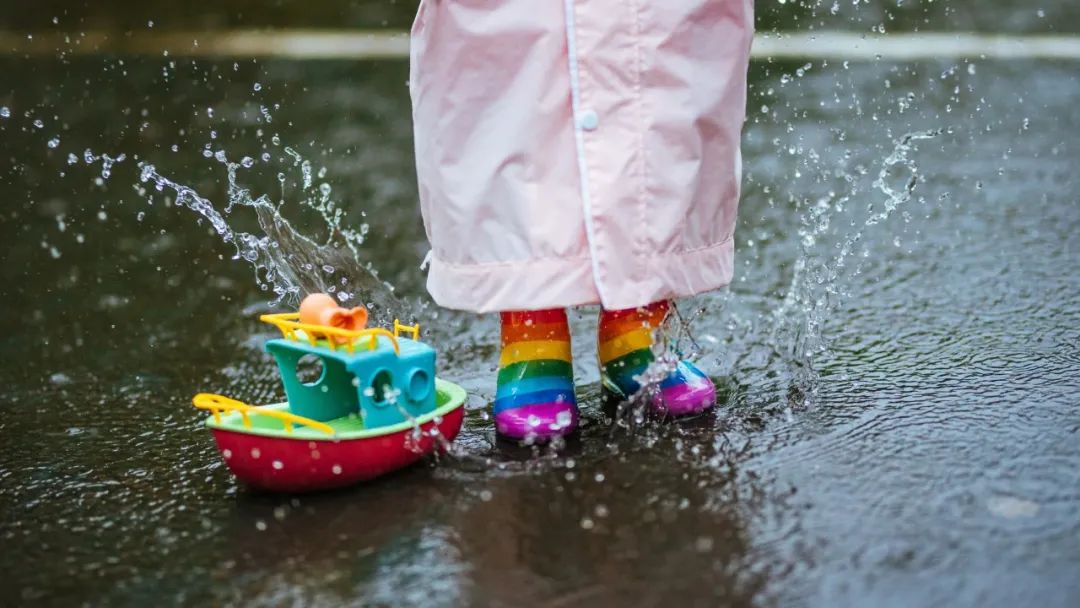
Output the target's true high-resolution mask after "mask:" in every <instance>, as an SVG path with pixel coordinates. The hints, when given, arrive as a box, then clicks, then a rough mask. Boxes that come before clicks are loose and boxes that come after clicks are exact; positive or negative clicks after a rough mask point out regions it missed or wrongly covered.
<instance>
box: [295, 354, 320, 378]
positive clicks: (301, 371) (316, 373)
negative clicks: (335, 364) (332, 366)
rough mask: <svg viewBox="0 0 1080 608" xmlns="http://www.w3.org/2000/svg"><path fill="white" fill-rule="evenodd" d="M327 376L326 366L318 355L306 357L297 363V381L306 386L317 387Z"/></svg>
mask: <svg viewBox="0 0 1080 608" xmlns="http://www.w3.org/2000/svg"><path fill="white" fill-rule="evenodd" d="M324 376H326V365H324V364H323V360H322V359H321V358H320V357H318V356H316V355H304V356H303V357H300V359H298V360H297V361H296V379H297V380H299V381H300V383H301V384H303V385H304V386H315V385H317V384H318V383H319V382H322V379H323V377H324Z"/></svg>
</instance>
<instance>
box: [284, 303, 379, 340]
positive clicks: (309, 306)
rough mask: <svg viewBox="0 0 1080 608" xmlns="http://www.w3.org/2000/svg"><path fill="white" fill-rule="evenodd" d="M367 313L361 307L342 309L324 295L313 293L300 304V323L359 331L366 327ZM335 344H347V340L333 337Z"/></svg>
mask: <svg viewBox="0 0 1080 608" xmlns="http://www.w3.org/2000/svg"><path fill="white" fill-rule="evenodd" d="M367 321H368V312H367V309H366V308H364V307H363V306H356V307H354V308H344V307H342V306H339V305H338V303H337V301H336V300H334V298H333V297H331V296H330V295H328V294H325V293H313V294H310V295H308V296H307V297H306V298H304V301H303V302H301V303H300V322H301V323H306V324H309V325H322V326H323V327H336V328H338V329H345V330H348V331H359V330H361V329H364V328H365V327H367ZM334 339H335V340H336V341H337V342H339V343H341V342H347V341H348V338H344V337H335V338H334Z"/></svg>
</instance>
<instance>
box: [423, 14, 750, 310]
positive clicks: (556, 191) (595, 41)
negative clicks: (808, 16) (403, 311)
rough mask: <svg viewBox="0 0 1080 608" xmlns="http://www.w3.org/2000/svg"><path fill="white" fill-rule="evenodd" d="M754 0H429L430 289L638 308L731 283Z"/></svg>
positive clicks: (491, 298)
mask: <svg viewBox="0 0 1080 608" xmlns="http://www.w3.org/2000/svg"><path fill="white" fill-rule="evenodd" d="M752 31H753V15H752V0H562V1H559V0H422V3H421V5H420V9H419V11H418V13H417V16H416V21H415V23H414V24H413V30H412V51H411V75H410V91H411V94H412V101H413V121H414V128H415V136H416V164H417V175H418V177H419V185H420V204H421V212H422V214H423V217H424V225H425V228H426V230H427V236H428V240H429V241H430V242H431V247H432V254H431V259H430V262H431V266H430V271H429V275H428V290H429V291H430V292H431V295H432V297H433V298H434V299H435V301H436V302H438V303H439V304H440V305H442V306H446V307H449V308H457V309H463V310H471V311H475V312H489V311H495V310H530V309H531V310H535V309H543V308H555V307H563V306H572V305H577V304H591V303H598V302H599V303H602V304H603V305H604V307H606V308H609V309H618V308H631V307H636V306H642V305H645V304H648V303H650V302H654V301H657V300H662V299H666V298H673V297H679V296H687V295H692V294H696V293H700V292H703V291H707V290H710V289H715V288H717V287H722V286H724V285H726V284H727V283H728V282H729V281H730V280H731V274H732V266H733V262H732V257H733V241H732V232H733V230H734V226H735V212H736V208H737V206H738V200H739V181H740V173H741V160H740V154H739V139H740V132H741V129H742V123H743V118H744V115H745V106H746V69H747V64H748V61H749V52H750V39H751V36H752Z"/></svg>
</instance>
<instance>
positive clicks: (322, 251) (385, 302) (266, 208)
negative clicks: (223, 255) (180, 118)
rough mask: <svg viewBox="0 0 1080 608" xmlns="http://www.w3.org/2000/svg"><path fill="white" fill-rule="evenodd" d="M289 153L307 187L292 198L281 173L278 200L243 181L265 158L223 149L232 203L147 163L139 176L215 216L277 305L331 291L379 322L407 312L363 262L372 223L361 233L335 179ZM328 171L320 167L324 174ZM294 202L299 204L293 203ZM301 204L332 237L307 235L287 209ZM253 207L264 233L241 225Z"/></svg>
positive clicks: (224, 236)
mask: <svg viewBox="0 0 1080 608" xmlns="http://www.w3.org/2000/svg"><path fill="white" fill-rule="evenodd" d="M285 152H286V154H287V155H288V156H289V158H290V159H291V161H292V166H293V167H294V168H296V169H298V170H299V172H300V175H301V183H302V187H301V191H300V193H299V196H296V195H293V196H290V195H289V194H288V193H287V192H286V191H285V183H286V181H287V175H286V174H285V173H284V172H280V173H278V182H279V183H280V184H281V186H282V194H281V197H280V199H279V200H278V202H276V203H275V202H273V201H272V200H271V198H270V196H269V195H267V194H258V195H256V194H255V193H253V191H252V189H251V188H250V187H248V186H246V185H245V184H244V183H243V181H242V179H241V175H242V172H244V171H248V170H251V169H253V168H255V167H256V164H257V161H255V160H254V159H252V158H251V157H248V156H245V157H243V158H241V159H240V161H239V162H233V161H230V160H229V159H228V156H227V155H226V153H225V152H224V151H223V150H218V151H217V152H216V153H213V154H212V155H211V156H212V157H213V158H215V159H216V160H217V162H218V163H220V164H221V165H223V166H224V168H225V174H226V179H227V188H226V195H227V199H228V200H227V202H226V203H225V204H224V205H220V204H215V203H214V202H213V201H212V200H211V199H210V198H209V197H207V196H204V195H202V194H200V193H199V192H198V191H197V190H196V189H195V188H193V187H191V186H188V185H185V184H182V183H180V182H178V181H176V180H173V179H171V178H170V177H168V176H166V175H164V174H163V173H162V172H161V171H159V170H158V168H157V167H156V166H155V165H154V164H152V163H150V162H146V161H143V162H140V163H139V179H140V181H141V182H143V183H145V184H149V185H150V186H151V187H152V188H153V189H154V190H155V191H157V192H168V193H169V194H170V195H171V196H172V197H173V199H174V200H173V202H174V203H175V204H177V205H180V206H182V207H184V208H187V209H189V210H191V211H194V212H195V213H196V214H198V215H199V216H200V217H201V218H203V219H204V220H206V221H208V222H209V223H210V225H211V226H212V227H213V229H214V231H215V232H216V233H217V234H218V236H220V237H221V239H222V240H223V241H225V242H227V243H229V244H231V245H232V246H233V247H235V249H236V255H235V256H234V259H238V260H243V261H245V262H247V263H248V264H250V265H251V267H252V268H253V270H254V271H255V280H256V283H257V284H258V286H259V288H260V289H262V290H263V291H268V292H270V293H272V294H273V300H272V301H271V306H276V305H279V304H283V303H284V304H289V305H296V304H298V303H299V301H300V299H301V298H302V296H303V295H305V294H308V293H313V292H326V293H330V294H333V295H334V296H335V297H336V298H337V299H338V300H339V301H340V302H342V303H361V304H363V305H365V306H367V307H368V308H369V309H370V311H371V314H372V318H373V320H374V321H376V322H377V323H379V324H388V323H389V322H392V320H393V318H394V317H397V316H403V315H405V314H407V311H405V310H403V308H404V307H405V304H404V303H402V302H401V301H400V300H398V299H397V298H396V297H395V296H394V294H393V290H394V288H393V286H392V285H390V284H389V283H387V282H385V281H382V280H380V279H379V278H378V272H377V271H376V270H375V269H374V268H372V267H371V266H370V265H369V264H368V265H365V264H363V263H361V262H360V259H359V256H360V247H361V245H362V244H363V242H364V236H365V234H366V233H367V226H366V225H364V226H361V228H360V229H359V230H353V229H351V228H348V227H346V226H344V225H343V224H344V222H345V221H346V218H345V211H344V210H343V209H342V208H341V207H340V206H339V205H338V204H337V203H336V202H335V201H334V200H333V199H332V198H331V192H332V190H331V187H330V186H329V184H327V183H325V182H323V183H321V184H319V185H318V187H315V185H314V179H313V175H312V168H311V162H310V161H308V160H307V159H305V158H303V157H302V156H301V155H300V153H298V152H297V151H296V150H294V149H292V148H289V147H286V148H285ZM268 160H269V159H264V161H263V162H264V163H265V162H267V161H268ZM323 175H324V173H323V172H320V177H321V176H323ZM286 199H289V200H292V201H295V203H294V204H293V205H288V204H287V203H286ZM297 206H300V207H304V208H308V209H311V210H314V211H316V212H317V214H318V217H319V218H320V219H321V221H322V223H323V226H322V228H323V229H325V232H326V238H325V239H323V240H321V241H319V240H316V239H315V238H312V237H309V236H307V235H306V234H304V233H302V232H301V231H300V230H298V229H297V228H295V227H294V226H293V224H292V222H290V221H289V219H287V218H286V217H285V215H284V212H286V211H288V210H291V209H293V208H294V207H297ZM245 211H246V212H252V213H254V215H255V217H256V219H257V221H258V225H259V228H260V230H261V234H256V233H252V232H245V231H242V230H238V229H235V228H233V223H235V222H231V218H232V217H233V215H234V214H239V213H242V212H245Z"/></svg>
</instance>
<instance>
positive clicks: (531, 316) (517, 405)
mask: <svg viewBox="0 0 1080 608" xmlns="http://www.w3.org/2000/svg"><path fill="white" fill-rule="evenodd" d="M498 386H499V388H498V392H497V393H496V395H495V428H496V430H498V432H499V433H500V434H502V435H504V436H507V437H511V438H514V439H524V438H526V437H534V438H537V439H547V438H551V437H554V436H557V435H565V434H567V433H569V432H571V431H573V430H574V429H575V428H576V427H577V421H578V410H577V399H576V398H575V397H574V366H573V363H572V356H571V352H570V327H569V325H568V324H567V321H566V311H565V310H563V309H552V310H538V311H522V312H504V313H502V355H501V356H500V357H499V383H498Z"/></svg>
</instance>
